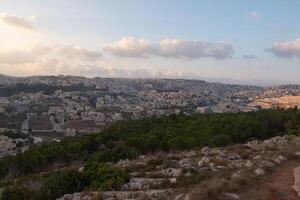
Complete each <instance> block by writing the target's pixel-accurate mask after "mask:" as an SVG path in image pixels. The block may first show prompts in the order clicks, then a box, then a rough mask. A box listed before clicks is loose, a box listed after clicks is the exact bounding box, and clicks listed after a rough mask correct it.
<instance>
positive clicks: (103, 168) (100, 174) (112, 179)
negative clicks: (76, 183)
mask: <svg viewBox="0 0 300 200" xmlns="http://www.w3.org/2000/svg"><path fill="white" fill-rule="evenodd" d="M83 173H84V176H85V177H86V179H87V180H88V185H89V186H90V187H91V188H93V189H97V190H103V191H104V190H118V189H121V186H122V184H124V183H126V182H128V181H129V175H128V174H127V172H125V171H124V170H122V169H120V168H118V167H114V166H110V165H106V164H99V163H96V162H93V163H89V164H87V165H86V166H85V167H84V172H83Z"/></svg>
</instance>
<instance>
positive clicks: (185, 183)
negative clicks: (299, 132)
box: [60, 136, 300, 200]
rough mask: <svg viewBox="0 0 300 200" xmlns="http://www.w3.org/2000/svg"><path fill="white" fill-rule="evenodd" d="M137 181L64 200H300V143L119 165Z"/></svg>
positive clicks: (279, 140) (282, 140)
mask: <svg viewBox="0 0 300 200" xmlns="http://www.w3.org/2000/svg"><path fill="white" fill-rule="evenodd" d="M116 165H117V166H119V167H122V168H124V169H126V170H127V171H129V172H130V174H131V180H130V182H129V183H127V184H124V185H123V186H122V190H121V191H105V192H98V191H94V192H93V191H86V192H82V193H75V194H66V195H64V196H63V197H61V198H60V199H61V200H63V199H64V200H80V199H86V200H88V199H89V200H100V199H101V200H102V199H104V200H115V199H119V200H125V199H143V200H146V199H147V200H148V199H156V200H160V199H161V200H164V199H174V200H198V199H199V200H208V199H212V200H213V199H216V200H217V199H219V200H221V199H222V200H226V199H228V200H231V199H232V200H234V199H245V200H246V199H247V200H252V199H253V200H254V199H255V200H260V199H261V200H294V199H295V200H296V199H300V198H299V197H298V195H297V192H296V191H295V190H294V189H293V187H292V186H293V185H294V173H293V172H294V169H295V168H296V167H297V166H300V138H299V137H294V136H284V137H275V138H272V139H269V140H265V141H257V140H254V141H251V142H249V143H247V144H238V145H233V146H228V147H225V148H209V147H204V148H202V149H201V150H193V151H184V152H174V153H168V154H167V153H155V154H153V155H143V156H140V157H138V158H137V159H136V160H131V161H129V160H123V161H119V162H118V163H117V164H116Z"/></svg>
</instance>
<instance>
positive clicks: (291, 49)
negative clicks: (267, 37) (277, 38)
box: [267, 38, 300, 58]
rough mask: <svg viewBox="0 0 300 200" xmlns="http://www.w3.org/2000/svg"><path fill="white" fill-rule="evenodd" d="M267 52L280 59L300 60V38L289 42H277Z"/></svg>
mask: <svg viewBox="0 0 300 200" xmlns="http://www.w3.org/2000/svg"><path fill="white" fill-rule="evenodd" d="M267 51H268V52H270V53H272V54H274V55H276V56H279V57H298V58H300V38H298V39H296V40H294V41H289V42H275V43H273V45H272V47H271V48H269V49H267Z"/></svg>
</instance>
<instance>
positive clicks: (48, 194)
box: [40, 170, 86, 200]
mask: <svg viewBox="0 0 300 200" xmlns="http://www.w3.org/2000/svg"><path fill="white" fill-rule="evenodd" d="M85 183H86V181H85V179H84V177H83V176H82V174H80V173H79V172H77V171H75V170H63V171H58V172H54V173H53V174H51V175H50V176H49V177H47V178H45V179H44V180H43V183H42V187H41V191H40V192H41V195H43V196H44V198H43V199H49V200H51V199H56V198H59V197H61V196H63V195H64V194H68V193H74V192H78V191H81V190H83V188H84V186H85Z"/></svg>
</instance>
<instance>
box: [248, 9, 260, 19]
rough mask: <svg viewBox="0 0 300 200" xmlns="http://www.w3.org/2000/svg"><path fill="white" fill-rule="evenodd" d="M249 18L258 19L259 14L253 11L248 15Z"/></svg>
mask: <svg viewBox="0 0 300 200" xmlns="http://www.w3.org/2000/svg"><path fill="white" fill-rule="evenodd" d="M249 17H251V18H258V17H259V13H258V12H257V11H255V10H253V11H251V12H250V13H249Z"/></svg>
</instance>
